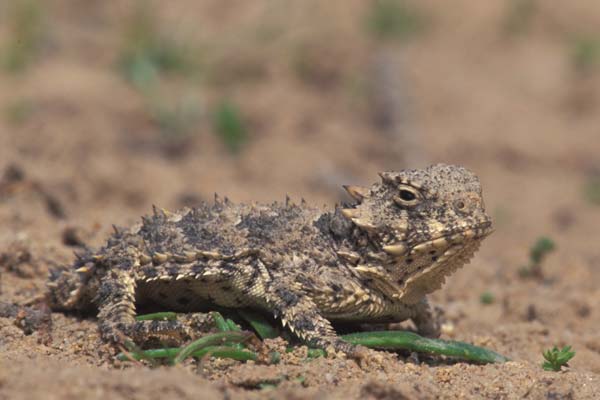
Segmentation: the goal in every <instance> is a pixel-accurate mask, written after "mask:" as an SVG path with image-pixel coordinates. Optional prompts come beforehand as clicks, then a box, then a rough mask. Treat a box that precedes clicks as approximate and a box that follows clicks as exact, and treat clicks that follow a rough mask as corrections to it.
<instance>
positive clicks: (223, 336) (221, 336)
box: [173, 332, 252, 364]
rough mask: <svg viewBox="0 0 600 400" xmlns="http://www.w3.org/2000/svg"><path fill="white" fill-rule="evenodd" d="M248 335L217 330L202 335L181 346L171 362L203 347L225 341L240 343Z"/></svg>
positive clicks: (246, 338)
mask: <svg viewBox="0 0 600 400" xmlns="http://www.w3.org/2000/svg"><path fill="white" fill-rule="evenodd" d="M250 336H252V334H251V333H249V332H219V333H214V334H212V335H207V336H203V337H201V338H200V339H197V340H194V341H193V342H192V343H190V344H188V345H187V346H185V347H183V348H182V349H181V351H180V352H179V354H177V357H175V359H174V360H173V362H174V363H175V364H177V363H180V362H182V361H183V360H185V359H186V358H188V357H190V356H191V355H193V354H194V353H196V352H198V351H200V350H202V349H203V348H205V347H209V346H217V345H223V344H226V343H227V344H233V343H241V342H244V341H246V340H248V339H249V338H250ZM236 350H237V349H236Z"/></svg>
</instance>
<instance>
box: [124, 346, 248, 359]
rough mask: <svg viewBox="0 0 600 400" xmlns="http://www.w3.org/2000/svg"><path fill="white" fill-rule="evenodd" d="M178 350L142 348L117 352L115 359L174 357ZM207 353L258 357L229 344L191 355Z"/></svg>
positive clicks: (200, 355) (199, 355) (197, 355)
mask: <svg viewBox="0 0 600 400" xmlns="http://www.w3.org/2000/svg"><path fill="white" fill-rule="evenodd" d="M180 352H181V348H180V347H169V348H164V349H152V350H144V351H141V352H132V353H130V355H127V354H124V353H119V354H118V355H117V359H118V360H120V361H130V357H133V359H134V360H136V361H140V360H145V359H160V358H167V359H174V358H175V357H177V355H178V354H179V353H180ZM207 354H210V355H211V356H213V357H218V358H230V359H232V360H238V361H248V360H254V361H256V360H257V359H258V356H257V354H256V353H254V352H251V351H246V350H240V349H237V348H235V347H229V346H208V347H205V348H203V349H201V350H198V351H196V352H194V353H192V354H191V356H192V357H198V358H201V357H204V356H206V355H207Z"/></svg>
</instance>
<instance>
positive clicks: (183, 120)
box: [149, 96, 201, 142]
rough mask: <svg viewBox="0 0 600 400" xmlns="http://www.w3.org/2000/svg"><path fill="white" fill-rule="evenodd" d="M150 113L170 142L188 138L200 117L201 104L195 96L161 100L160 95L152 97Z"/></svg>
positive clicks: (164, 136)
mask: <svg viewBox="0 0 600 400" xmlns="http://www.w3.org/2000/svg"><path fill="white" fill-rule="evenodd" d="M149 98H152V100H150V105H149V109H150V115H151V117H152V119H153V120H154V121H156V123H157V124H158V126H159V128H160V132H161V135H162V136H163V138H164V139H165V140H166V141H168V142H173V141H181V140H183V139H186V138H188V137H189V136H190V135H191V134H192V133H193V132H194V128H195V127H196V125H197V122H198V120H199V119H200V114H201V110H200V106H199V104H198V101H197V99H196V98H194V97H193V96H183V97H181V98H179V99H177V100H175V101H170V102H167V101H161V100H158V99H159V98H160V97H159V96H154V97H150V96H149Z"/></svg>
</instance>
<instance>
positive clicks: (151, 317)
mask: <svg viewBox="0 0 600 400" xmlns="http://www.w3.org/2000/svg"><path fill="white" fill-rule="evenodd" d="M176 319H177V314H175V313H174V312H170V311H167V312H157V313H152V314H144V315H138V316H137V317H135V320H136V321H174V320H176Z"/></svg>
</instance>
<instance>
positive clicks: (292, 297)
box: [267, 281, 367, 358]
mask: <svg viewBox="0 0 600 400" xmlns="http://www.w3.org/2000/svg"><path fill="white" fill-rule="evenodd" d="M267 305H268V306H269V308H270V309H272V310H273V313H274V314H275V317H279V318H280V319H281V321H282V323H283V325H284V326H286V327H288V328H289V329H290V331H292V332H293V333H294V334H295V335H296V336H298V337H299V338H300V339H301V340H303V341H305V342H306V343H307V344H309V345H312V346H315V347H319V348H322V349H324V350H326V351H331V350H334V351H339V352H342V353H344V354H347V355H348V356H350V357H353V358H364V356H365V354H366V351H367V349H366V348H364V347H362V346H356V345H353V344H351V343H348V342H345V341H344V340H342V339H341V338H340V337H339V336H338V335H337V334H336V332H335V330H334V329H333V327H332V326H331V323H330V322H329V321H328V320H327V319H326V318H325V317H323V316H322V315H321V313H320V312H319V310H318V308H317V306H316V304H315V303H314V302H313V301H312V299H311V298H310V297H309V296H308V295H307V294H306V293H304V292H303V291H302V289H301V288H300V287H299V285H298V284H297V283H296V282H287V281H283V282H279V283H278V284H275V283H274V282H273V286H272V287H271V290H269V292H268V293H267Z"/></svg>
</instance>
